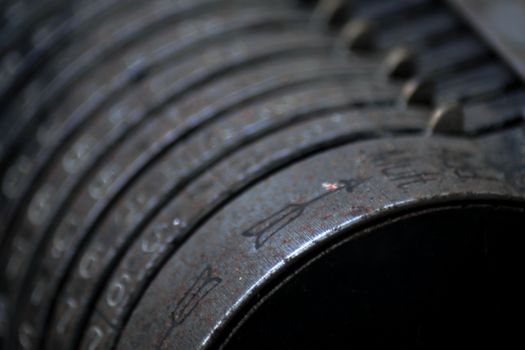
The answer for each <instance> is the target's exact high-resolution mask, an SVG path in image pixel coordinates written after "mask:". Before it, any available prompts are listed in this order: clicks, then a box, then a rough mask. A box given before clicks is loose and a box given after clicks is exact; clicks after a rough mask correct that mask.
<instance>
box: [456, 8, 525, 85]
mask: <svg viewBox="0 0 525 350" xmlns="http://www.w3.org/2000/svg"><path fill="white" fill-rule="evenodd" d="M448 1H449V2H450V3H451V4H452V5H453V6H454V7H455V8H457V9H458V10H459V11H460V12H461V13H462V14H463V15H464V16H465V18H466V19H467V20H468V21H469V22H470V23H471V24H472V25H473V26H474V28H475V29H476V30H477V31H478V32H480V33H481V34H482V35H483V36H484V37H485V38H486V39H487V41H488V42H489V43H490V44H491V45H492V46H493V47H494V48H495V49H496V50H497V51H498V53H499V54H500V55H501V56H502V57H504V58H505V59H506V60H507V61H508V63H509V64H510V66H512V68H514V70H515V71H516V72H517V73H518V74H520V75H521V78H523V79H525V35H524V33H525V1H523V0H498V1H490V0H448Z"/></svg>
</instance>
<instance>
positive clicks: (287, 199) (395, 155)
mask: <svg viewBox="0 0 525 350" xmlns="http://www.w3.org/2000/svg"><path fill="white" fill-rule="evenodd" d="M509 139H510V140H509ZM524 141H525V139H524V133H523V131H522V130H517V131H515V132H512V133H509V134H507V135H502V136H500V139H499V140H497V138H496V139H495V140H490V141H489V142H487V143H486V144H485V143H484V142H481V143H482V147H483V146H484V145H485V147H486V146H488V145H490V148H489V149H488V150H487V149H485V151H484V152H480V147H479V146H480V145H479V143H477V142H469V141H464V140H458V139H441V138H434V139H424V138H401V139H392V140H383V141H369V142H363V143H360V144H358V145H352V146H345V147H343V148H339V149H335V150H331V151H328V152H325V153H323V154H321V155H318V156H316V157H314V158H311V159H308V160H306V161H303V162H300V163H298V164H295V165H293V166H291V167H289V168H288V169H286V170H284V171H282V172H280V173H278V174H276V175H274V176H272V177H270V178H269V179H267V180H265V181H262V182H261V183H259V184H258V185H257V186H255V187H254V188H252V189H251V190H250V191H248V192H246V193H244V194H243V195H241V196H240V197H239V198H237V199H236V200H234V201H233V202H232V203H230V204H229V205H228V206H227V207H225V208H224V209H223V210H221V211H220V212H219V213H218V214H217V215H215V216H214V217H213V218H212V219H211V220H210V221H208V222H207V223H206V224H204V225H203V226H202V227H201V228H199V229H198V230H197V231H196V232H195V233H194V234H193V235H192V236H191V238H189V240H188V241H187V242H185V244H184V245H182V247H181V248H180V249H179V250H178V252H177V254H176V255H174V256H173V257H172V258H171V259H170V260H169V261H168V262H167V263H166V264H165V266H164V268H163V270H162V271H161V272H160V273H159V274H158V275H157V276H156V278H155V280H154V281H153V283H152V284H151V285H150V287H149V288H148V290H147V291H146V292H145V294H144V296H143V298H142V300H141V302H140V303H139V304H138V306H137V308H136V309H135V311H134V312H133V315H132V317H131V319H130V321H129V323H128V325H127V326H126V328H125V329H124V332H123V334H122V336H121V337H120V343H119V347H118V348H119V349H131V348H141V349H198V348H204V347H205V346H206V345H209V343H210V342H211V341H212V339H213V337H214V336H215V334H216V333H215V332H218V331H219V330H220V329H221V327H222V326H224V324H225V322H227V321H228V319H229V317H231V316H232V315H233V314H234V312H235V310H236V308H238V307H240V306H241V305H242V304H243V303H244V302H245V301H246V300H247V299H249V298H250V297H253V296H254V295H256V294H257V291H258V289H259V288H260V287H261V285H263V284H264V283H265V282H267V281H269V280H271V279H272V278H275V276H278V274H279V271H280V269H282V268H284V267H285V265H286V264H287V263H290V262H291V261H293V260H294V259H298V258H300V256H301V255H302V254H307V252H308V250H309V249H315V247H316V246H317V245H320V244H322V243H323V241H324V240H327V239H333V236H335V235H338V234H341V235H343V236H344V232H346V230H348V229H351V228H352V227H353V226H358V225H360V224H362V223H363V222H366V221H367V220H371V219H373V218H377V217H378V216H381V215H386V214H387V213H390V214H391V213H392V212H395V211H396V210H401V209H402V208H405V209H406V208H409V207H416V206H418V205H419V206H424V205H428V204H432V205H434V206H439V204H440V203H443V202H453V201H455V200H456V201H459V200H472V201H475V200H479V201H483V200H495V199H498V198H499V199H502V200H509V199H515V200H517V202H516V205H517V206H523V194H524V193H525V192H524V188H523V183H522V180H523V175H524V173H523V171H524V168H523V165H524V161H525V157H524V154H523V152H524V150H523V145H524ZM509 143H514V144H518V145H521V147H522V149H521V150H519V149H518V148H516V147H512V148H509V147H508V146H507V144H509ZM494 151H497V152H496V153H494ZM503 152H505V153H503ZM500 155H505V156H500ZM504 179H509V180H510V181H504ZM520 179H521V180H520ZM177 215H178V213H177V212H174V213H173V214H172V216H171V217H172V218H177ZM166 225H170V223H169V222H166ZM171 225H172V224H171ZM172 229H173V230H177V228H175V227H173V228H172ZM159 305H163V307H162V308H159Z"/></svg>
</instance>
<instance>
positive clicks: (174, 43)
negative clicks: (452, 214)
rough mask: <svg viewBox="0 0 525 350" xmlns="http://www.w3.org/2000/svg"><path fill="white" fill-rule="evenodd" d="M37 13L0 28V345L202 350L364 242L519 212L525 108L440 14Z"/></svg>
mask: <svg viewBox="0 0 525 350" xmlns="http://www.w3.org/2000/svg"><path fill="white" fill-rule="evenodd" d="M29 3H30V2H29V1H18V0H9V1H8V3H7V2H6V3H5V7H4V8H3V9H2V8H0V10H2V14H3V17H2V20H1V21H0V26H3V27H2V28H5V29H6V31H4V30H3V29H2V33H7V34H6V35H5V36H4V34H2V35H0V52H2V53H5V54H4V55H0V57H1V59H0V73H1V74H2V75H1V79H0V113H1V114H0V133H1V134H2V135H5V136H2V137H1V139H0V180H1V185H2V186H1V191H0V347H2V345H4V341H5V338H8V340H7V343H5V344H7V345H6V346H7V348H8V349H10V348H13V349H55V348H60V349H76V348H81V349H91V350H93V349H99V350H100V349H112V348H115V347H119V348H124V349H128V348H137V349H148V348H171V347H174V348H181V349H188V348H205V347H211V348H216V347H217V346H220V345H221V341H222V340H223V339H224V338H225V337H226V335H227V334H228V332H230V331H231V330H232V329H233V328H234V327H235V326H236V325H235V322H237V321H238V320H239V319H242V318H243V316H244V314H243V312H246V310H248V309H247V307H249V306H250V305H253V304H254V303H255V302H256V301H257V298H258V297H259V296H257V293H263V294H264V293H266V291H267V289H266V288H267V287H268V286H269V285H273V284H274V283H276V281H279V280H281V279H282V278H284V277H286V274H287V273H289V272H290V270H289V267H290V266H296V265H294V263H295V262H300V261H303V260H302V259H303V257H306V256H310V255H315V254H319V253H320V252H321V251H322V250H323V249H324V248H327V247H328V246H329V245H331V244H333V243H334V242H338V241H340V240H341V239H343V238H345V237H347V236H348V235H349V234H350V233H356V232H358V231H359V230H360V229H361V228H364V227H366V224H367V223H369V222H372V221H377V220H381V218H384V217H386V216H396V215H397V214H399V215H401V212H406V211H410V212H416V211H417V210H419V209H420V208H426V207H428V206H434V207H439V206H443V207H446V206H448V205H452V206H454V205H456V204H455V203H458V202H459V201H465V202H472V203H473V202H477V203H484V205H485V204H486V205H487V206H488V207H489V208H492V205H495V203H497V202H499V201H503V200H504V201H505V202H506V203H507V205H511V206H512V205H514V206H515V207H518V208H523V201H524V198H525V193H524V191H525V142H524V138H525V136H524V131H523V120H524V114H525V88H524V86H523V84H521V83H520V82H519V80H518V78H517V75H516V74H515V73H514V72H513V71H512V70H511V69H509V67H507V64H506V63H505V62H503V61H502V60H501V59H499V58H498V57H494V55H493V54H492V49H491V48H490V45H488V44H487V42H486V41H485V39H483V37H482V36H480V35H478V34H477V33H475V32H473V31H470V30H468V27H467V26H465V23H463V21H462V20H461V19H460V18H461V17H459V16H456V15H455V14H453V13H452V12H451V9H450V8H449V7H447V6H445V4H443V3H439V2H436V1H431V0H398V1H396V2H392V1H389V0H374V1H367V0H357V1H352V3H351V5H350V3H349V2H345V1H338V0H336V1H334V0H320V1H306V0H305V1H292V0H290V1H277V0H275V1H263V0H249V1H245V0H199V1H189V0H176V1H174V0H154V1H142V0H112V1H95V2H92V1H78V2H77V1H75V2H72V1H65V0H43V1H42V2H41V5H39V6H37V7H31V5H29ZM299 3H303V5H302V6H298V4H299ZM304 4H307V5H306V6H305V5H304ZM2 5H4V4H3V3H2ZM40 8H42V9H44V10H45V11H42V12H39V11H40V10H39V9H40ZM55 10H57V12H55ZM32 24H34V25H32ZM17 38H24V40H26V41H27V44H25V41H24V44H21V45H15V43H16V42H17V40H18V39H17ZM15 39H16V40H15ZM356 43H357V44H356ZM400 72H401V73H400ZM412 88H414V89H412ZM414 96H416V97H414ZM436 118H437V119H436ZM439 118H441V119H439ZM435 120H437V122H435ZM433 123H434V124H433ZM436 123H437V124H436ZM442 125H445V127H443V126H442ZM450 125H452V127H451V126H450ZM447 133H450V134H451V135H454V136H451V135H449V136H446V135H445V134H447ZM494 213H495V215H497V213H496V211H495V212H494Z"/></svg>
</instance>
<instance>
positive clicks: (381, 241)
mask: <svg viewBox="0 0 525 350" xmlns="http://www.w3.org/2000/svg"><path fill="white" fill-rule="evenodd" d="M524 223H525V216H524V215H523V212H521V210H510V209H509V210H506V209H502V208H499V209H495V208H490V207H481V206H478V207H467V208H461V209H457V208H456V209H451V208H449V209H443V210H438V211H434V212H428V213H426V214H422V215H419V216H412V217H407V218H405V219H402V220H399V221H395V222H391V223H389V224H386V225H383V226H381V227H378V228H376V229H374V230H372V231H371V232H369V233H368V234H365V235H362V236H360V237H359V238H356V239H349V240H347V241H346V242H343V243H341V244H339V245H338V246H336V247H335V248H333V249H331V250H330V251H328V252H326V253H325V254H324V255H322V256H320V257H318V258H315V259H313V260H311V261H310V263H308V264H307V265H306V266H305V267H303V268H302V269H301V270H300V271H299V272H298V273H297V274H296V275H295V276H293V277H291V278H290V279H288V280H287V281H286V282H282V283H281V284H280V285H279V286H277V287H274V288H273V290H272V291H271V293H270V294H268V297H267V298H266V299H265V300H264V302H262V303H260V305H258V306H257V307H256V308H253V309H252V313H251V314H250V317H247V318H245V319H244V320H243V321H242V322H240V323H238V324H237V328H236V330H235V331H234V332H233V333H232V334H231V335H230V338H229V339H228V341H227V342H226V343H225V344H223V346H224V348H225V349H248V348H249V349H254V348H255V349H276V348H279V349H281V348H282V349H304V348H324V349H327V348H331V347H332V348H343V347H344V348H354V349H356V348H357V349H359V348H375V347H378V346H384V347H388V348H405V349H406V348H421V349H423V348H424V349H429V348H430V349H438V348H439V349H444V348H450V347H452V346H454V347H456V346H468V348H474V347H476V346H484V347H487V346H490V347H494V348H495V347H497V348H502V347H510V346H511V345H512V347H513V348H516V346H518V347H520V344H523V343H524V338H523V336H522V335H523V326H524V322H523V315H524V314H525V302H524V300H525V287H524V286H525V283H523V281H522V279H523V266H524V261H525V255H524V252H525V229H524V227H525V225H524ZM521 347H523V345H521Z"/></svg>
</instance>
